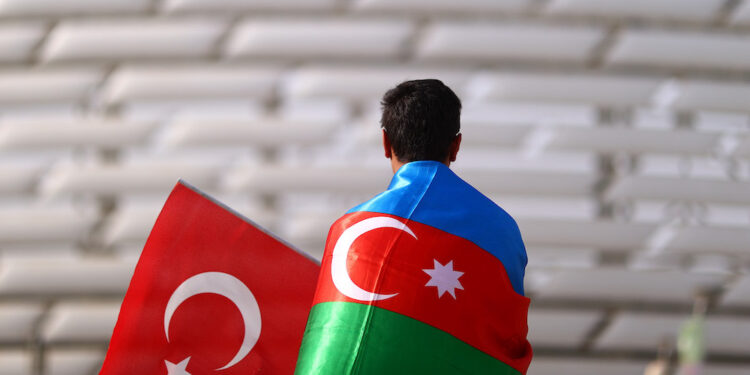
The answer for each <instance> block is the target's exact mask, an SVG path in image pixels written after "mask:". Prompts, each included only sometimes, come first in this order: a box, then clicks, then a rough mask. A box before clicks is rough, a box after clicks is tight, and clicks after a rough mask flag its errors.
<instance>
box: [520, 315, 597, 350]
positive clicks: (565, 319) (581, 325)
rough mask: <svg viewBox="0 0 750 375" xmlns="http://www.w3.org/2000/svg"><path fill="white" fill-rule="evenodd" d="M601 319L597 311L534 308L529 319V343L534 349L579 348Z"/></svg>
mask: <svg viewBox="0 0 750 375" xmlns="http://www.w3.org/2000/svg"><path fill="white" fill-rule="evenodd" d="M601 317H602V313H601V312H597V311H579V310H541V309H534V308H532V309H531V311H530V312H529V317H528V325H529V341H530V342H531V345H532V347H544V346H555V347H559V348H578V347H580V346H581V345H583V341H584V339H585V338H586V336H587V334H588V333H589V331H591V329H592V328H593V327H594V325H595V324H597V322H598V321H599V320H600V319H601Z"/></svg>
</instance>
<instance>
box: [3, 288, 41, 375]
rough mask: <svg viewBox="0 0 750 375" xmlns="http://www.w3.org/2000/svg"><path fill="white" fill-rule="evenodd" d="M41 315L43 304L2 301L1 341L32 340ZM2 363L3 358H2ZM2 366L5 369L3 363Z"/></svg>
mask: <svg viewBox="0 0 750 375" xmlns="http://www.w3.org/2000/svg"><path fill="white" fill-rule="evenodd" d="M41 315H42V305H41V304H34V303H1V304H0V343H2V342H6V343H7V342H21V341H24V340H30V339H31V338H32V337H33V334H34V324H35V322H36V321H37V320H38V319H39V317H40V316H41ZM0 353H1V352H0ZM0 358H2V354H0ZM1 363H2V360H1V359H0V364H1ZM0 368H3V369H4V367H3V366H2V365H0Z"/></svg>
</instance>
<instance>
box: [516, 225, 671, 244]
mask: <svg viewBox="0 0 750 375" xmlns="http://www.w3.org/2000/svg"><path fill="white" fill-rule="evenodd" d="M517 221H518V226H519V228H520V229H521V234H523V238H524V241H525V242H526V243H528V244H529V245H530V246H569V247H595V248H601V249H609V250H633V249H637V248H639V247H641V246H643V245H644V244H645V241H646V239H647V238H648V236H649V235H650V234H651V233H652V232H653V231H654V230H655V229H656V225H655V224H649V223H630V222H617V221H612V220H562V219H537V218H517Z"/></svg>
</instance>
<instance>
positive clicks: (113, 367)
mask: <svg viewBox="0 0 750 375" xmlns="http://www.w3.org/2000/svg"><path fill="white" fill-rule="evenodd" d="M319 271H320V266H319V265H318V264H317V263H316V262H315V261H314V260H312V258H309V257H308V256H306V255H304V254H303V253H301V252H299V251H296V250H294V249H293V248H291V247H290V246H289V245H286V244H285V243H283V242H282V241H280V240H278V239H276V238H274V237H273V236H272V235H269V234H268V233H266V232H265V231H263V230H262V229H260V228H258V227H257V226H256V225H255V224H254V223H252V222H251V221H249V220H247V219H245V218H243V217H241V216H240V215H238V214H236V213H235V212H233V211H231V210H229V209H227V208H226V207H224V206H222V205H221V204H218V203H216V202H215V201H213V200H212V199H210V198H209V197H207V196H206V195H205V194H203V193H200V192H199V191H197V190H196V189H195V188H193V187H190V186H188V185H186V184H184V183H182V182H180V183H178V184H177V186H176V187H175V188H174V190H173V191H172V193H171V194H170V196H169V198H168V199H167V202H166V203H165V205H164V208H163V209H162V211H161V213H160V214H159V217H158V219H157V220H156V224H155V225H154V228H153V230H152V231H151V234H150V236H149V238H148V241H147V242H146V246H145V247H144V249H143V253H142V254H141V258H140V260H139V261H138V265H137V266H136V269H135V274H134V275H133V279H132V280H131V282H130V287H129V288H128V291H127V294H126V295H125V299H124V301H123V304H122V307H121V309H120V315H119V317H118V320H117V324H116V326H115V329H114V333H113V334H112V339H111V341H110V346H109V350H108V352H107V356H106V359H105V361H104V365H103V367H102V371H101V372H100V374H103V375H115V374H128V375H131V374H167V375H185V374H190V375H197V374H212V373H216V374H291V373H293V372H294V365H295V362H296V359H297V351H298V350H299V345H300V342H301V340H302V334H303V332H304V329H305V324H306V323H307V314H308V312H309V309H310V305H311V302H312V298H313V294H314V292H315V285H316V280H317V277H318V273H319Z"/></svg>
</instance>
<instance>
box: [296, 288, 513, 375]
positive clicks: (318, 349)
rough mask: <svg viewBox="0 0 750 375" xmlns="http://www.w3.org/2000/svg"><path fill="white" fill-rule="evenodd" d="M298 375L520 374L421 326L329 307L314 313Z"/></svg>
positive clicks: (372, 311)
mask: <svg viewBox="0 0 750 375" xmlns="http://www.w3.org/2000/svg"><path fill="white" fill-rule="evenodd" d="M331 317H336V319H331ZM361 322H368V324H367V325H363V324H362V323H361ZM363 327H366V329H363ZM311 343H316V344H315V345H313V344H311ZM352 348H357V350H352ZM344 349H346V350H344ZM342 353H353V354H350V355H343V354H342ZM295 374H326V375H337V374H391V375H393V374H431V375H440V374H477V375H479V374H482V375H485V374H498V375H504V374H508V375H519V374H520V373H519V372H518V371H517V370H515V369H513V368H512V367H510V366H508V365H506V364H505V363H503V362H501V361H499V360H497V359H495V358H493V357H491V356H489V355H487V354H485V353H483V352H481V351H479V350H478V349H476V348H474V347H472V346H470V345H468V344H466V343H465V342H463V341H461V340H458V339H456V338H455V337H453V336H452V335H450V334H448V333H446V332H444V331H441V330H439V329H437V328H434V327H432V326H430V325H428V324H425V323H422V322H420V321H418V320H415V319H412V318H409V317H407V316H404V315H401V314H398V313H394V312H392V311H388V310H385V309H382V308H378V307H374V306H369V305H363V304H359V303H351V302H325V303H319V304H317V305H315V306H313V308H312V310H311V311H310V319H309V321H308V323H307V328H306V329H305V336H304V339H303V340H302V347H301V349H300V355H299V359H298V361H297V369H296V371H295Z"/></svg>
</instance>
